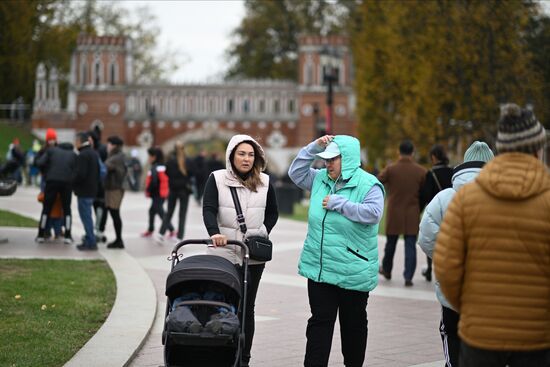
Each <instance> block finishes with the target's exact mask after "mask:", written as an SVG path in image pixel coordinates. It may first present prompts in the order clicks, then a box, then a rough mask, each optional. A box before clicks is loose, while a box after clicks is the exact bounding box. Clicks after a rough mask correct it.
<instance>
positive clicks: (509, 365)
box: [459, 342, 550, 367]
mask: <svg viewBox="0 0 550 367" xmlns="http://www.w3.org/2000/svg"><path fill="white" fill-rule="evenodd" d="M459 363H460V367H550V349H544V350H534V351H529V352H506V351H494V350H485V349H479V348H474V347H472V346H469V345H468V344H466V343H464V342H462V343H461V344H460V361H459Z"/></svg>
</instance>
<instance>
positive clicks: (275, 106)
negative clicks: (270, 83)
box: [273, 99, 281, 113]
mask: <svg viewBox="0 0 550 367" xmlns="http://www.w3.org/2000/svg"><path fill="white" fill-rule="evenodd" d="M273 112H274V113H279V112H281V103H280V102H279V100H278V99H276V100H275V101H273Z"/></svg>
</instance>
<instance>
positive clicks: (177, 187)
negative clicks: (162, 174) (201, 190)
mask: <svg viewBox="0 0 550 367" xmlns="http://www.w3.org/2000/svg"><path fill="white" fill-rule="evenodd" d="M186 167H187V175H184V174H183V173H182V172H181V171H180V168H179V166H178V160H177V158H176V157H175V156H173V155H172V156H171V157H170V159H168V162H166V175H167V176H168V184H169V186H170V191H182V190H186V191H187V193H188V194H190V193H191V191H192V189H191V171H190V168H191V163H190V162H189V161H186Z"/></svg>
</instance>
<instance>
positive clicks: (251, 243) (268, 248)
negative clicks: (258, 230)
mask: <svg viewBox="0 0 550 367" xmlns="http://www.w3.org/2000/svg"><path fill="white" fill-rule="evenodd" d="M229 190H230V191H231V197H232V198H233V203H234V204H235V211H236V212H237V222H238V223H239V228H240V230H241V232H242V233H243V235H246V231H247V228H246V222H245V220H244V215H243V210H242V209H241V203H240V202H239V197H238V196H237V189H236V188H234V187H230V188H229ZM244 242H245V243H246V245H247V246H248V252H249V254H250V258H251V259H252V260H257V261H270V260H271V256H272V254H273V243H271V241H270V240H269V238H265V237H263V236H250V237H247V238H245V240H244Z"/></svg>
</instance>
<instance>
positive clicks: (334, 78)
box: [320, 46, 340, 134]
mask: <svg viewBox="0 0 550 367" xmlns="http://www.w3.org/2000/svg"><path fill="white" fill-rule="evenodd" d="M320 56H321V65H322V66H323V84H326V85H327V109H326V119H325V122H326V125H325V126H326V133H327V134H332V127H333V107H332V106H333V94H334V92H333V86H334V85H338V80H339V78H338V76H339V74H340V68H339V62H340V58H339V55H338V51H337V50H336V48H334V47H328V46H325V47H323V49H322V50H321V52H320Z"/></svg>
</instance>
